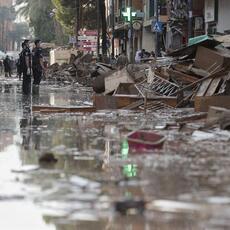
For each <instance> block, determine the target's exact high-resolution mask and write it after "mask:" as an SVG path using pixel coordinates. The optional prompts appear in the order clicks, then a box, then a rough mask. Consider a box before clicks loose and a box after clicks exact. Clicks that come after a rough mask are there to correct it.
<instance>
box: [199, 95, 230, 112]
mask: <svg viewBox="0 0 230 230" xmlns="http://www.w3.org/2000/svg"><path fill="white" fill-rule="evenodd" d="M210 106H217V107H222V108H226V109H230V96H209V97H195V111H196V112H207V111H208V110H209V107H210Z"/></svg>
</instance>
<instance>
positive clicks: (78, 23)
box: [75, 0, 80, 48]
mask: <svg viewBox="0 0 230 230" xmlns="http://www.w3.org/2000/svg"><path fill="white" fill-rule="evenodd" d="M75 3H76V48H78V32H79V30H80V3H79V0H75Z"/></svg>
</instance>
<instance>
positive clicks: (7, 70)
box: [3, 55, 11, 78]
mask: <svg viewBox="0 0 230 230" xmlns="http://www.w3.org/2000/svg"><path fill="white" fill-rule="evenodd" d="M3 65H4V71H5V77H6V78H8V77H11V60H10V58H9V56H8V55H7V56H6V58H5V59H4V61H3Z"/></svg>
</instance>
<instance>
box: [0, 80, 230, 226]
mask: <svg viewBox="0 0 230 230" xmlns="http://www.w3.org/2000/svg"><path fill="white" fill-rule="evenodd" d="M89 92H90V91H89V89H82V92H81V90H79V89H74V88H71V87H69V88H68V89H64V90H62V89H61V88H59V87H58V86H49V87H48V86H41V89H40V91H39V94H37V95H33V96H32V97H31V96H29V97H22V95H21V90H20V85H18V83H17V82H13V83H10V84H9V82H8V83H4V82H3V83H2V84H1V87H0V93H1V101H0V109H1V112H0V115H1V119H0V130H1V132H0V138H1V139H0V151H1V153H0V179H1V180H0V185H1V191H0V216H1V218H0V229H4V230H8V229H9V230H14V229H23V230H27V229H28V230H31V229H33V230H34V229H35V230H53V229H54V230H67V229H68V230H76V229H81V230H82V229H86V230H90V229H94V230H95V229H99V230H100V229H112V230H113V229H119V230H120V229H124V230H130V229H132V230H137V229H138V230H149V229H161V230H178V229H179V230H180V229H181V230H182V229H183V230H184V229H196V230H197V229H229V228H230V221H229V219H230V212H229V210H230V205H229V204H230V202H229V197H230V189H229V183H230V179H229V178H230V177H229V176H230V170H229V162H230V160H229V147H228V145H229V144H228V142H224V141H223V142H220V141H219V142H215V141H213V142H212V143H209V142H202V143H195V144H194V142H192V141H191V140H190V138H189V137H190V133H189V132H190V131H189V132H185V133H182V134H181V133H179V132H178V131H176V130H173V132H172V131H170V130H162V131H161V132H162V134H163V135H165V136H166V137H167V138H168V141H166V143H165V145H164V149H163V150H162V151H160V152H158V153H156V152H155V153H149V154H148V155H140V156H139V155H138V154H136V155H132V153H130V151H129V145H128V142H127V140H126V138H125V137H126V135H127V134H128V132H130V131H132V130H134V129H137V128H145V129H154V127H156V125H157V123H158V122H161V123H162V119H164V121H168V120H169V121H170V119H172V118H173V116H176V115H177V112H175V111H174V112H171V115H169V111H162V113H161V114H149V115H148V114H147V115H146V116H143V114H140V113H137V112H127V111H100V112H97V113H94V114H88V115H83V114H50V115H41V114H38V113H37V114H32V112H31V108H32V105H33V104H47V105H65V104H67V105H81V104H82V103H83V102H86V101H89V99H90V93H89ZM185 112H186V111H183V113H185ZM180 113H182V112H181V111H178V114H180ZM188 113H189V111H188ZM194 146H195V147H194ZM217 152H218V156H217V154H216V153H217ZM44 154H51V155H53V156H54V157H55V158H56V159H57V162H53V163H52V164H50V162H48V163H47V164H41V163H39V159H40V157H41V156H43V155H44ZM118 203H119V205H121V206H120V207H121V210H126V209H127V210H128V211H127V212H124V213H122V212H121V213H119V212H115V205H116V204H118ZM144 203H146V205H145V206H143V205H141V206H140V204H144ZM138 205H139V206H138ZM21 207H23V209H22V208H21ZM143 208H144V209H145V212H144V213H143V215H141V214H140V213H142V212H140V209H143ZM12 210H14V211H12ZM122 214H126V215H125V216H123V215H122ZM28 217H29V218H28ZM9 219H10V220H12V221H8V220H9Z"/></svg>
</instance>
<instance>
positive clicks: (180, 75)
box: [167, 69, 197, 83]
mask: <svg viewBox="0 0 230 230" xmlns="http://www.w3.org/2000/svg"><path fill="white" fill-rule="evenodd" d="M167 72H168V73H169V75H170V77H173V78H175V79H176V80H181V81H183V82H186V83H194V82H196V81H197V78H196V77H194V76H191V75H188V74H185V73H182V72H179V71H177V70H172V69H168V70H167Z"/></svg>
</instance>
